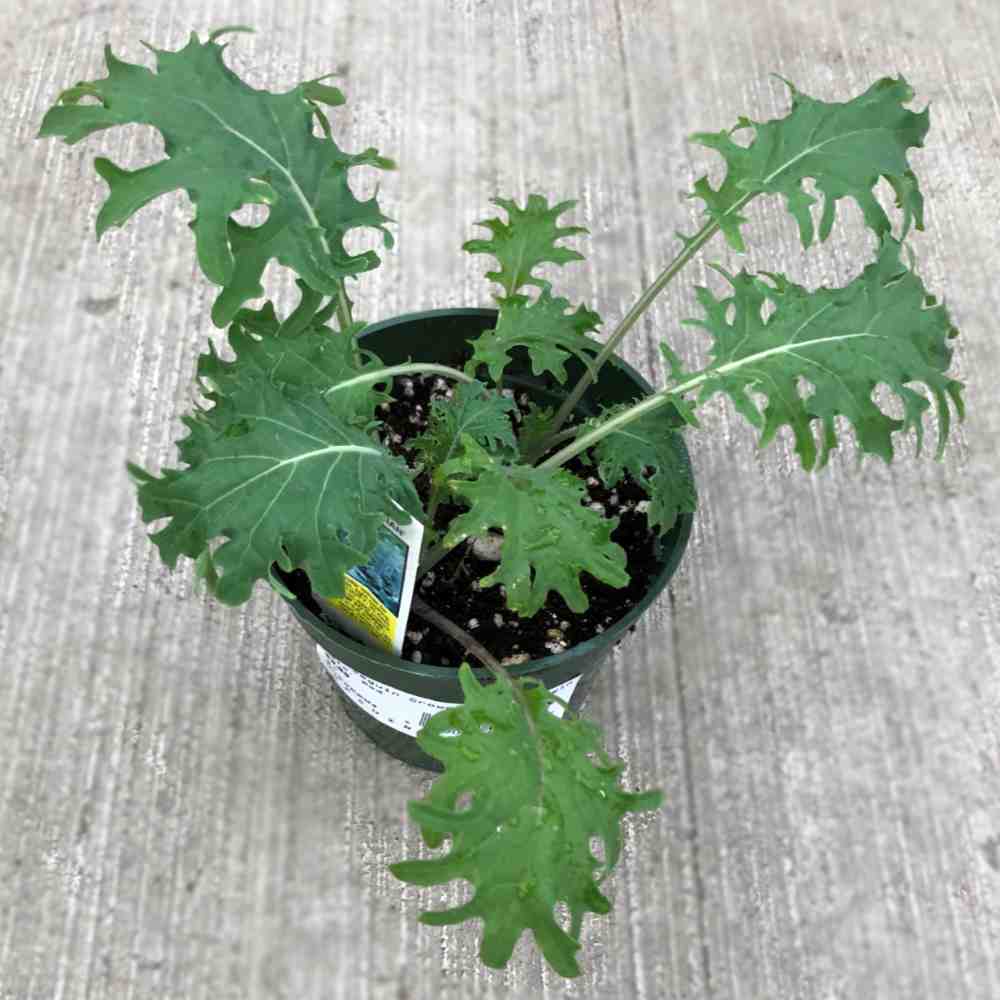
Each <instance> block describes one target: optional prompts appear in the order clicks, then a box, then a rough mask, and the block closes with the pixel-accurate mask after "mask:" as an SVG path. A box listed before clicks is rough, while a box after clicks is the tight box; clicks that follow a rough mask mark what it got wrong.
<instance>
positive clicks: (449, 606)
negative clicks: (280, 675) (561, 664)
mask: <svg viewBox="0 0 1000 1000" xmlns="http://www.w3.org/2000/svg"><path fill="white" fill-rule="evenodd" d="M449 391H450V390H449V389H448V388H447V383H445V382H444V380H443V379H440V378H435V377H434V376H433V375H428V376H426V377H423V376H417V377H415V378H413V379H409V378H405V379H398V378H397V379H396V381H395V382H394V384H393V387H392V396H393V400H394V401H393V402H392V403H390V404H383V405H382V407H381V408H380V411H379V413H378V417H379V419H380V420H382V421H383V423H384V433H383V441H384V443H385V444H386V446H387V447H388V448H389V449H390V450H391V451H393V452H395V453H396V454H398V455H401V456H403V457H405V458H406V459H407V461H408V463H409V464H410V465H411V466H414V465H415V464H416V462H415V457H414V454H413V451H412V449H411V447H410V445H409V441H410V440H411V439H412V438H414V437H416V436H417V435H418V434H420V433H421V432H422V431H423V430H424V428H425V427H426V426H427V418H428V416H429V414H430V410H431V403H432V401H433V400H434V399H438V398H443V397H444V396H445V394H446V393H448V392H449ZM508 391H509V390H508ZM515 402H516V403H517V405H518V409H519V410H520V411H521V412H525V411H526V410H527V403H528V400H527V397H526V396H525V395H524V394H521V395H520V396H519V397H517V398H516V399H515ZM565 468H567V469H568V470H569V471H571V472H573V473H574V474H576V475H578V476H580V478H581V479H582V480H583V481H584V482H585V483H586V487H587V493H588V495H589V502H590V503H598V504H601V505H602V507H603V508H604V510H605V511H606V512H607V513H608V515H609V516H611V517H613V516H616V515H617V516H618V517H619V523H618V527H617V528H616V529H615V531H614V532H613V533H612V535H611V538H612V539H613V540H614V541H615V542H617V543H618V544H619V545H620V546H621V547H622V548H623V549H624V550H625V552H626V554H627V557H628V562H627V567H626V568H627V571H628V574H629V577H630V582H629V584H628V586H627V587H623V588H621V589H617V588H614V587H609V586H608V585H607V584H605V583H602V582H601V581H600V580H597V579H595V578H594V577H592V576H591V575H590V574H589V573H583V574H581V578H580V583H581V586H582V587H583V590H584V593H586V595H587V597H588V599H589V601H590V607H589V608H588V609H587V610H586V611H585V612H583V613H582V614H575V613H573V612H572V611H570V610H569V608H568V607H567V606H566V603H565V602H564V601H563V599H562V598H561V597H560V596H559V595H558V594H556V593H554V592H550V594H549V596H548V600H547V601H546V603H545V606H544V607H543V608H542V610H541V611H539V612H538V614H536V615H534V616H533V617H531V618H520V617H518V616H517V615H516V614H514V612H512V611H509V610H508V609H507V608H506V606H505V602H504V594H503V593H502V589H503V588H502V587H500V586H493V587H487V588H482V589H480V587H479V583H478V581H479V579H480V578H482V577H484V576H487V575H488V574H489V573H491V572H492V571H493V570H494V569H496V566H497V564H496V563H495V562H489V561H486V560H483V559H480V558H478V557H477V556H475V555H474V554H473V552H472V546H471V539H470V542H469V543H465V544H462V545H458V546H456V547H455V548H454V549H453V550H452V551H451V552H450V553H448V555H447V556H445V557H444V558H443V559H442V560H441V561H440V562H439V563H438V564H437V566H435V567H434V568H433V569H432V570H431V571H430V572H428V573H427V574H425V576H424V577H423V579H418V580H417V586H416V591H415V593H416V594H417V595H419V596H420V597H421V598H423V600H424V601H425V602H426V603H427V604H428V605H430V606H431V607H433V608H434V610H436V611H438V612H439V613H440V614H442V615H444V616H445V617H446V618H449V619H451V620H452V621H453V622H455V623H456V624H457V625H458V626H459V627H461V628H463V629H465V630H466V631H468V632H469V633H470V634H471V635H473V636H474V637H475V638H476V639H477V640H478V641H479V642H481V643H482V644H483V645H484V646H485V647H486V648H487V649H488V650H489V651H490V652H491V653H492V654H493V655H494V656H496V657H497V659H500V660H504V659H508V658H511V657H514V658H516V660H521V659H532V660H535V659H540V658H542V657H545V656H549V655H552V654H554V653H559V652H562V651H563V650H564V649H567V648H569V647H571V646H575V645H577V644H579V643H581V642H583V641H584V640H586V639H590V638H592V637H593V636H595V635H597V634H599V633H601V632H603V631H604V630H605V629H607V628H609V627H610V626H612V625H613V624H614V623H615V622H616V621H618V620H619V619H620V618H622V617H623V616H624V615H625V614H626V613H627V612H628V610H629V609H630V608H631V607H633V606H634V605H635V604H637V603H638V602H639V601H640V600H641V599H642V598H643V596H644V595H645V593H646V591H647V590H648V588H649V583H650V580H651V579H652V578H653V577H654V576H655V575H656V574H657V573H658V572H659V569H660V566H661V565H662V559H661V555H660V547H661V546H660V536H659V535H658V534H657V533H655V532H652V531H651V530H650V528H649V524H648V521H647V519H646V515H645V513H644V512H643V511H642V510H637V509H636V505H637V504H641V503H642V502H643V501H644V500H646V493H645V491H644V490H643V489H642V488H641V487H640V486H638V485H637V484H636V483H635V482H634V481H633V480H632V479H631V478H630V477H629V478H626V479H625V480H623V481H622V482H621V483H619V484H618V485H617V486H616V487H615V488H614V489H613V490H609V489H608V488H607V487H606V486H604V484H603V483H602V482H601V481H600V480H599V479H598V478H597V476H596V470H595V469H594V468H593V467H592V466H588V465H585V464H584V463H583V462H581V461H580V458H579V456H578V457H577V458H574V459H572V460H571V461H569V462H568V463H566V466H565ZM414 485H415V486H416V488H417V492H418V493H419V494H420V497H421V499H422V500H423V501H424V503H425V505H426V502H427V495H428V486H429V483H428V477H427V476H426V475H425V474H421V475H419V476H418V477H417V479H416V481H415V484H414ZM464 509H465V508H463V507H461V506H456V505H454V504H450V503H447V502H443V503H441V505H440V506H439V508H438V512H437V517H436V519H435V527H437V528H439V529H441V528H443V527H444V526H445V525H447V523H448V522H449V521H450V520H451V519H452V518H454V517H455V516H457V515H458V514H459V513H461V512H462V510H464ZM288 582H289V584H290V585H291V587H292V589H293V590H294V591H295V592H296V593H297V594H298V595H299V596H300V597H301V598H302V599H303V601H304V603H306V604H307V606H309V607H310V609H311V610H312V611H313V612H314V613H318V614H320V615H321V616H322V609H321V607H320V606H319V605H317V604H316V603H315V602H314V601H313V600H312V599H311V595H308V594H307V589H308V580H307V578H306V576H305V574H304V573H302V572H301V571H298V570H297V571H295V573H293V574H291V578H290V579H289V580H288ZM633 627H634V626H633ZM402 655H403V658H404V659H408V660H414V661H416V662H423V663H433V664H438V665H441V666H455V667H457V666H458V665H459V664H460V663H461V662H462V661H463V660H467V659H469V654H468V653H466V652H465V650H464V648H463V647H462V646H461V645H459V643H457V642H456V641H455V640H454V639H452V638H451V637H450V636H448V635H445V634H444V633H442V632H441V631H440V630H439V629H437V628H435V627H433V626H430V625H428V624H427V623H426V622H425V621H423V620H422V619H421V618H419V617H418V616H417V615H416V614H415V613H413V612H411V614H410V620H409V628H408V631H407V634H406V641H405V642H404V645H403V653H402ZM516 660H515V662H516Z"/></svg>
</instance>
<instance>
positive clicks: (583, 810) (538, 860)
mask: <svg viewBox="0 0 1000 1000" xmlns="http://www.w3.org/2000/svg"><path fill="white" fill-rule="evenodd" d="M458 676H459V681H460V683H461V685H462V691H463V694H464V697H465V702H464V704H462V705H459V706H456V707H454V708H450V709H446V710H445V711H443V712H439V713H437V714H436V715H434V716H432V717H431V718H430V719H429V720H428V722H427V724H426V725H425V726H424V727H423V729H421V731H420V733H419V734H418V735H417V742H418V743H419V744H420V746H421V747H422V748H423V749H424V750H425V751H426V752H427V753H429V754H431V755H432V756H433V757H435V758H437V759H438V760H440V761H441V762H442V763H443V764H444V772H443V773H442V774H441V775H440V776H439V777H438V778H437V779H436V780H435V782H434V784H433V785H432V786H431V789H430V791H429V792H428V793H427V795H426V796H425V798H424V799H422V800H420V801H411V802H410V803H409V812H410V816H411V817H412V818H413V820H414V821H415V822H416V823H419V824H420V827H421V833H422V835H423V838H424V842H425V843H426V844H427V845H428V846H430V847H437V846H439V845H440V844H441V843H442V841H443V840H444V838H445V837H446V836H451V838H452V844H451V847H450V850H449V851H448V853H447V854H446V855H444V856H443V857H438V858H433V859H429V860H409V861H401V862H397V863H396V864H393V865H391V866H390V870H391V871H392V873H393V874H394V875H395V876H396V877H397V878H399V879H401V880H402V881H404V882H410V883H412V884H415V885H443V884H446V883H448V882H450V881H452V880H453V879H464V880H466V881H468V882H471V883H472V885H473V887H474V889H475V892H474V895H473V897H472V899H470V900H469V901H468V902H467V903H464V904H463V905H461V906H458V907H454V908H452V909H449V910H432V911H426V912H424V913H422V914H421V916H420V920H421V922H422V923H425V924H431V925H436V926H440V925H444V924H455V923H461V922H462V921H464V920H471V919H476V918H479V919H481V920H482V921H483V937H482V942H481V945H480V952H479V954H480V958H481V959H482V961H483V962H484V963H485V964H486V965H489V966H491V967H493V968H503V966H504V965H506V963H507V961H508V960H509V959H510V957H511V954H512V953H513V950H514V946H515V945H516V944H517V941H518V939H519V938H520V937H521V935H522V934H523V933H524V931H525V930H528V929H530V930H531V931H532V933H533V935H534V939H535V943H536V945H537V946H538V947H539V949H540V950H541V952H542V954H543V956H544V957H545V959H546V961H547V962H548V963H549V965H551V966H552V968H553V969H554V970H555V971H556V972H557V973H559V975H561V976H577V975H579V974H580V968H579V965H578V964H577V961H576V952H577V951H578V950H579V948H580V929H581V926H582V923H583V917H584V914H585V913H599V914H605V913H608V912H610V909H611V904H610V902H609V901H608V899H607V898H606V897H605V896H604V895H603V894H602V893H601V891H600V889H599V888H598V885H599V883H600V882H601V881H602V880H603V879H604V878H605V877H606V876H607V875H608V874H609V873H610V872H611V870H612V869H613V868H614V866H615V864H617V862H618V859H619V856H620V853H621V833H620V825H621V821H622V818H623V817H624V816H625V815H626V814H627V813H630V812H641V811H645V810H650V809H656V808H658V807H659V806H660V804H661V803H662V793H661V792H659V791H647V792H642V793H631V792H626V791H624V790H623V789H622V788H621V786H620V776H621V772H622V770H623V767H624V765H623V764H622V763H621V762H619V761H612V760H611V759H610V758H609V757H608V756H607V754H606V753H605V751H604V748H603V746H602V737H601V731H600V729H598V727H597V726H595V725H594V724H593V723H591V722H588V721H586V720H584V719H580V718H572V719H567V718H563V719H559V718H556V717H555V716H554V715H553V714H552V713H551V712H549V711H548V710H547V708H548V705H549V704H550V703H551V702H552V701H553V696H552V695H551V694H549V692H548V691H547V690H546V689H545V686H544V685H543V684H541V683H540V682H534V684H532V685H531V686H529V685H527V684H525V683H524V681H522V680H516V681H514V683H515V684H517V685H518V686H519V688H520V690H521V693H522V697H523V699H524V704H523V705H522V703H521V702H519V701H518V700H515V697H514V693H513V691H512V688H511V685H510V683H509V682H508V681H507V679H506V678H504V677H500V678H498V679H497V681H496V683H495V684H490V685H481V684H480V683H479V682H478V681H477V680H476V678H475V675H474V674H473V672H472V670H471V669H470V668H469V666H468V664H462V666H461V667H460V669H459V674H458ZM588 754H589V755H591V756H588ZM592 758H593V759H592ZM500 774H502V775H503V780H502V781H498V780H497V776H498V775H500ZM465 792H469V793H471V796H472V801H471V805H469V807H468V808H466V809H458V808H457V803H458V800H459V798H460V797H461V796H462V795H463V793H465ZM594 837H596V838H599V839H600V841H601V842H602V843H603V847H604V860H603V861H602V860H600V859H599V858H597V857H595V856H594V855H593V853H592V852H591V849H590V844H591V838H594ZM559 902H563V903H565V904H566V906H567V908H568V909H569V913H570V917H571V921H570V927H569V930H568V932H567V931H566V930H564V929H563V928H562V927H560V926H559V923H558V922H557V920H556V917H555V913H554V909H555V906H556V904H557V903H559Z"/></svg>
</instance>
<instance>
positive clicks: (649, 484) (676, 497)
mask: <svg viewBox="0 0 1000 1000" xmlns="http://www.w3.org/2000/svg"><path fill="white" fill-rule="evenodd" d="M628 408H629V404H628V403H618V404H617V405H615V406H612V407H609V408H608V409H607V410H605V411H604V413H602V414H601V415H600V416H599V417H592V418H591V419H589V420H588V421H587V425H588V426H589V427H599V426H600V425H601V424H602V423H603V422H604V421H605V420H607V419H610V418H612V417H614V416H615V414H617V413H624V412H625V411H626V410H627V409H628ZM593 452H594V458H595V460H596V464H597V471H598V474H599V475H600V477H601V479H602V480H603V481H604V485H605V486H608V487H614V486H616V485H617V484H618V483H620V482H621V481H622V479H623V478H624V477H625V475H626V473H628V474H631V476H632V478H633V479H634V480H635V481H636V482H637V483H640V484H641V485H642V487H643V489H645V491H646V494H647V495H648V496H649V510H648V511H647V515H646V516H647V518H648V520H649V525H650V527H651V528H653V529H654V530H657V531H661V532H663V531H669V530H670V529H671V528H672V527H673V526H674V522H675V521H676V520H677V515H678V514H680V513H682V512H683V513H694V511H695V510H696V509H697V506H698V494H697V492H696V490H695V485H694V474H693V473H692V471H691V462H690V460H689V459H688V454H687V450H686V449H685V447H684V439H683V438H682V437H681V435H680V432H679V431H677V430H675V429H674V428H673V427H671V426H670V421H669V418H668V417H667V416H666V414H665V413H664V412H663V410H662V409H661V410H654V411H653V412H651V413H646V414H644V415H642V416H641V417H639V418H637V419H636V420H633V421H631V422H630V423H628V424H626V425H624V426H623V427H621V428H619V429H618V430H615V431H612V432H611V433H610V434H608V435H607V436H606V437H603V438H601V440H600V441H598V442H597V444H596V445H594V448H593ZM581 457H582V458H583V459H584V460H587V455H586V452H584V453H583V455H582V456H581Z"/></svg>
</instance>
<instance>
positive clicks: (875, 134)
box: [681, 76, 929, 251]
mask: <svg viewBox="0 0 1000 1000" xmlns="http://www.w3.org/2000/svg"><path fill="white" fill-rule="evenodd" d="M784 82H785V83H786V84H787V86H788V88H789V90H790V91H791V95H792V110H791V112H790V113H789V114H788V115H786V116H785V117H784V118H776V119H772V120H771V121H767V122H755V121H751V120H750V119H749V118H740V120H739V121H738V122H737V124H736V125H735V126H734V127H733V128H731V129H729V130H726V131H722V132H698V133H696V134H695V135H693V136H691V139H692V141H694V142H697V143H699V144H700V145H702V146H707V147H708V148H709V149H714V150H716V151H717V152H718V153H720V154H721V155H722V157H723V158H724V159H725V161H726V175H725V177H724V179H723V181H722V183H721V185H720V186H719V187H718V188H717V189H716V188H712V186H711V185H710V184H709V182H708V177H707V176H703V177H701V178H699V179H698V181H697V182H696V183H695V185H694V191H693V192H692V193H691V194H690V195H689V196H688V197H691V198H700V199H702V201H704V203H705V214H706V215H707V216H708V217H709V219H710V220H712V221H713V222H715V223H717V224H718V226H719V227H720V228H721V230H722V232H723V234H724V235H725V237H726V241H727V242H728V243H729V245H730V246H731V247H733V249H734V250H740V251H742V250H745V249H746V247H745V245H744V242H743V235H742V232H741V228H740V227H741V226H742V225H743V224H744V223H745V222H746V221H747V220H746V218H745V217H744V216H742V215H740V214H739V213H740V209H741V208H742V207H743V206H744V205H745V204H746V203H747V201H749V199H750V198H751V197H753V196H755V195H757V194H763V193H767V194H782V195H784V197H785V204H786V205H787V207H788V210H789V212H791V214H792V216H793V217H794V218H795V221H796V222H797V223H798V227H799V235H800V238H801V240H802V245H803V246H806V247H808V246H809V245H810V244H811V243H812V242H813V239H814V235H815V233H814V226H813V221H812V215H811V212H810V207H811V205H812V204H813V203H814V202H815V200H816V199H815V198H813V197H812V196H811V195H809V194H807V193H806V191H805V190H804V189H803V187H802V182H803V180H804V179H805V178H807V177H810V178H812V179H813V181H814V182H815V185H816V188H817V189H818V190H819V191H820V192H821V193H822V195H823V199H824V202H823V214H822V219H821V221H820V227H819V238H820V239H821V240H825V239H826V238H827V237H828V236H829V235H830V231H831V230H832V228H833V223H834V219H835V217H836V213H837V201H838V200H839V199H841V198H847V197H850V198H853V199H854V200H855V201H856V202H857V204H858V206H859V208H860V209H861V212H862V214H863V216H864V219H865V223H866V224H867V225H868V226H869V227H870V228H871V229H872V230H873V231H874V232H875V233H876V234H877V235H878V236H879V237H881V236H883V235H884V234H886V233H888V232H890V229H891V226H890V223H889V219H888V216H887V215H886V214H885V212H884V211H883V209H882V207H881V206H880V205H879V203H878V200H877V199H876V198H875V195H874V193H873V188H874V187H875V185H876V184H877V183H878V180H879V178H880V177H884V178H885V179H886V180H887V181H888V182H889V184H890V186H891V187H892V189H893V191H894V193H895V195H896V205H897V207H898V208H900V209H901V210H902V212H903V229H902V236H901V238H902V239H905V237H906V234H907V232H908V231H909V228H910V226H911V224H914V223H915V224H916V227H917V229H923V196H922V195H921V193H920V186H919V184H918V183H917V178H916V176H915V175H914V173H913V171H912V170H911V169H910V165H909V162H908V160H907V150H909V149H911V148H914V147H920V146H922V145H923V142H924V137H925V136H926V134H927V129H928V127H929V115H928V112H927V110H926V109H925V110H923V111H921V112H914V111H909V110H907V109H906V108H904V107H903V105H904V104H905V103H906V102H907V101H909V100H911V99H912V98H913V90H912V89H911V87H910V86H909V84H908V83H907V82H906V81H905V80H904V79H903V77H901V76H900V77H898V78H896V79H893V78H892V77H884V78H883V79H881V80H878V81H876V82H875V83H874V84H872V86H871V87H869V88H868V90H866V91H865V92H864V93H863V94H860V95H859V96H857V97H855V98H853V99H851V100H850V101H845V102H827V101H820V100H816V99H815V98H812V97H809V96H807V95H806V94H803V93H802V92H801V91H799V90H798V89H797V88H796V87H795V86H794V84H791V83H789V82H788V81H787V80H786V81H784ZM743 129H752V130H753V138H752V139H751V141H750V143H749V145H746V146H743V145H740V144H738V143H736V142H734V141H733V139H732V136H733V134H734V133H736V132H738V131H741V130H743ZM681 239H682V240H684V241H685V242H690V240H691V239H693V237H687V236H683V235H682V236H681Z"/></svg>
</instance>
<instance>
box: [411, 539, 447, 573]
mask: <svg viewBox="0 0 1000 1000" xmlns="http://www.w3.org/2000/svg"><path fill="white" fill-rule="evenodd" d="M449 552H451V546H448V547H447V548H446V547H445V546H444V545H442V544H441V542H436V543H435V544H434V545H432V546H431V547H430V548H429V549H427V551H426V552H424V554H423V557H422V558H421V560H420V562H419V563H418V564H417V579H419V578H420V577H422V576H423V575H424V573H427V572H428V571H429V570H432V569H433V568H434V567H435V566H437V564H438V563H439V562H441V560H442V559H444V557H445V556H446V555H447V554H448V553H449Z"/></svg>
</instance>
